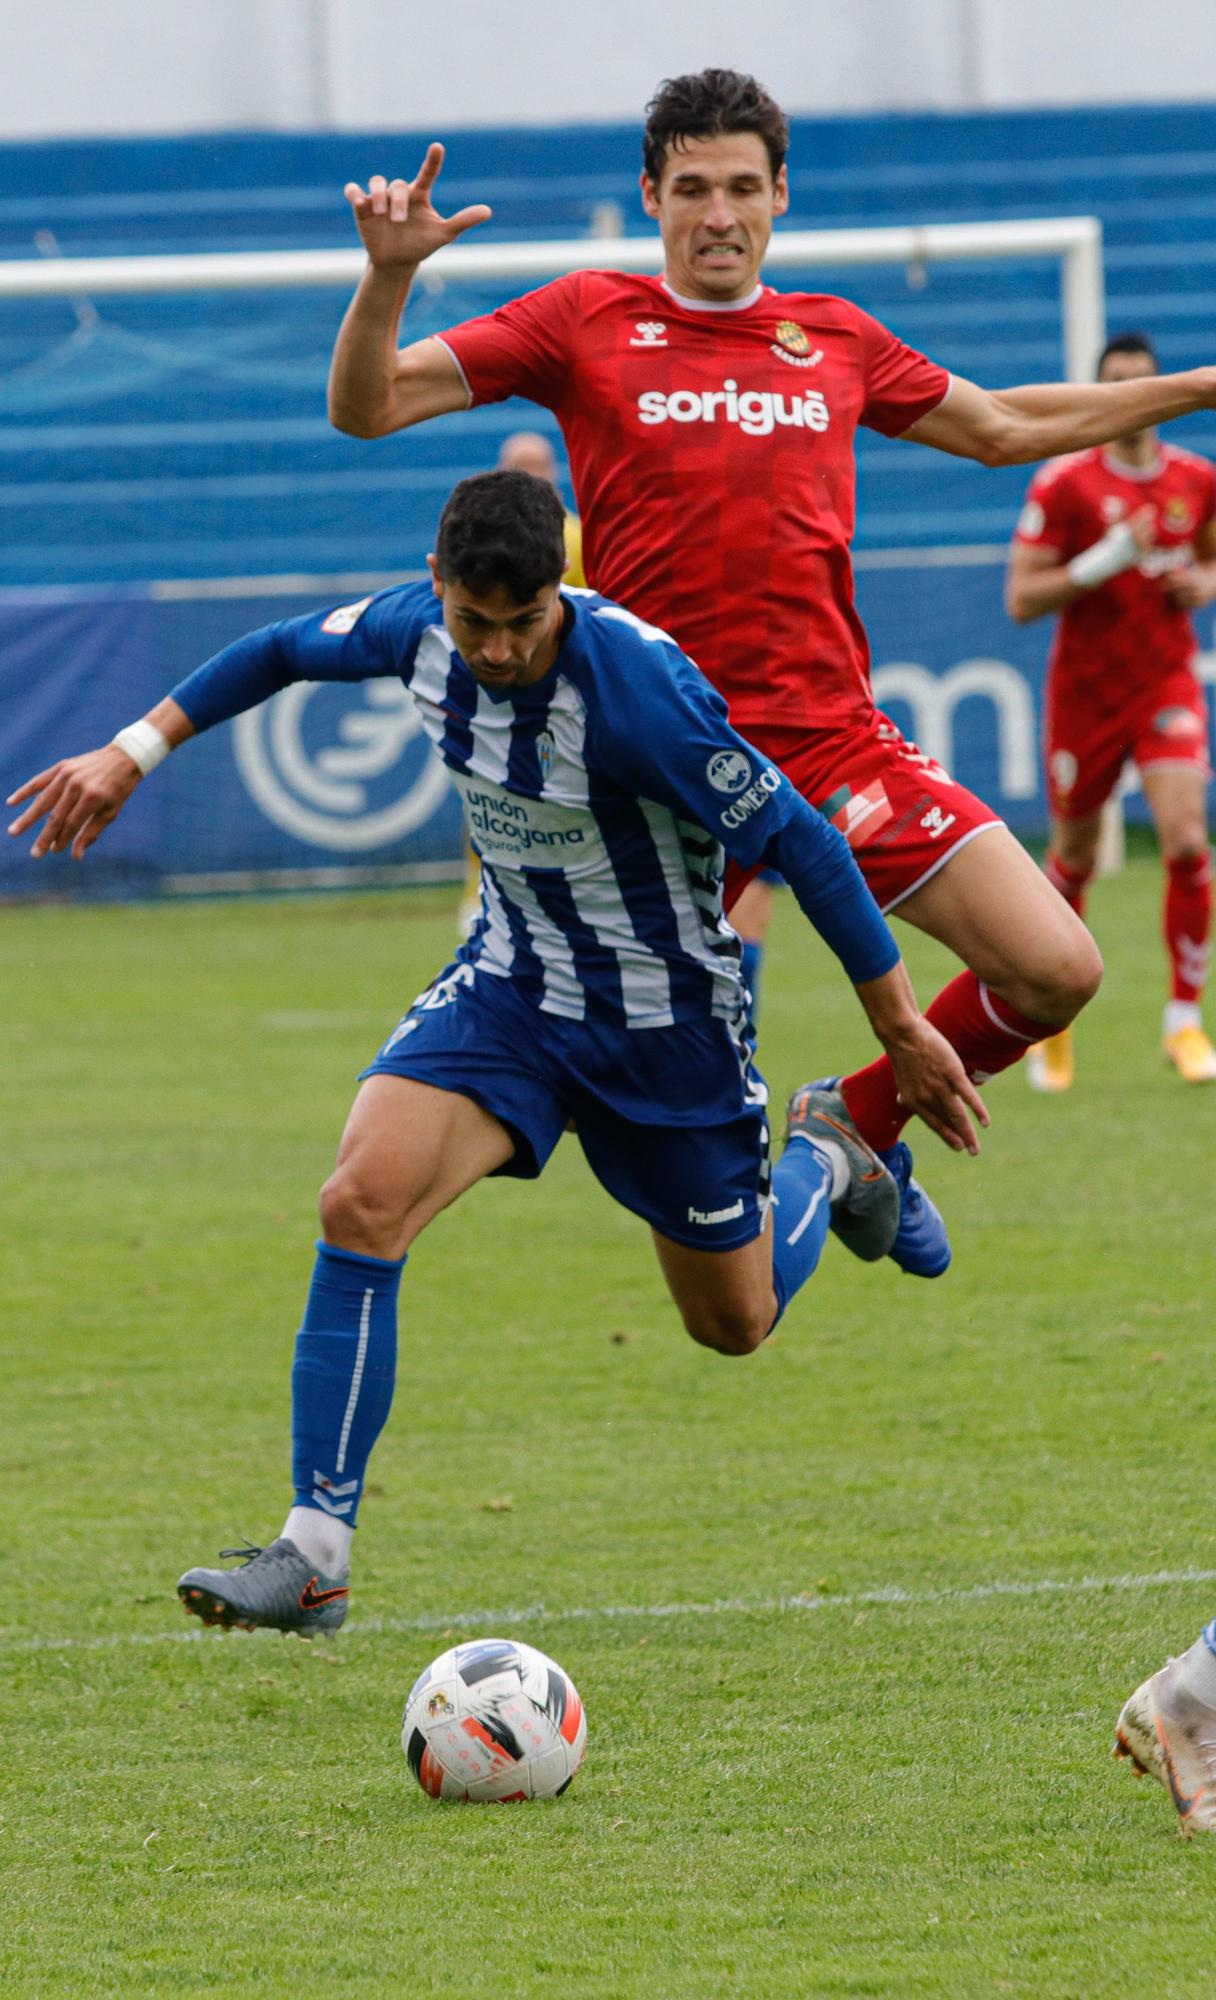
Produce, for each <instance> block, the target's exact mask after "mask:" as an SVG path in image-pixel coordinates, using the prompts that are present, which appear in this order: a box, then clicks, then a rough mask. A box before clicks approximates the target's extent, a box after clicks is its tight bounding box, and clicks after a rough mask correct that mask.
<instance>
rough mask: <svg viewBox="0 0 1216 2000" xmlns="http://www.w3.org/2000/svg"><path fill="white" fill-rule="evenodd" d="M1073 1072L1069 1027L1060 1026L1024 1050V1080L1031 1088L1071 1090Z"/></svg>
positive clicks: (1073, 1064)
mask: <svg viewBox="0 0 1216 2000" xmlns="http://www.w3.org/2000/svg"><path fill="white" fill-rule="evenodd" d="M1075 1073H1076V1066H1075V1063H1074V1059H1073V1050H1072V1029H1071V1028H1061V1029H1060V1032H1059V1034H1058V1035H1050V1036H1049V1037H1048V1039H1047V1040H1046V1041H1045V1042H1036V1043H1035V1045H1034V1047H1033V1048H1031V1049H1027V1051H1026V1081H1027V1083H1028V1084H1029V1085H1030V1088H1031V1089H1032V1090H1043V1091H1049V1092H1050V1091H1056V1090H1071V1089H1072V1084H1073V1077H1074V1075H1075Z"/></svg>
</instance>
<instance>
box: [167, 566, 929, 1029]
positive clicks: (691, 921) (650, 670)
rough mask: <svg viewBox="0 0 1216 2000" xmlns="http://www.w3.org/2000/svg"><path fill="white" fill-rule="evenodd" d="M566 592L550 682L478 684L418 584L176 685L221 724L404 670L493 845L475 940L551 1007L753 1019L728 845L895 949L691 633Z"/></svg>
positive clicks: (829, 931)
mask: <svg viewBox="0 0 1216 2000" xmlns="http://www.w3.org/2000/svg"><path fill="white" fill-rule="evenodd" d="M562 597H563V602H564V607H565V633H564V637H563V639H562V642H561V646H560V649H559V652H558V656H557V659H556V662H555V664H554V666H553V667H552V669H551V670H550V671H549V672H548V673H547V674H546V675H545V676H544V677H543V678H542V679H541V680H539V681H537V682H535V683H534V684H533V685H532V686H530V687H524V688H520V687H508V688H505V689H503V690H491V689H489V688H485V687H482V686H481V685H479V683H478V682H477V680H476V679H475V678H474V676H473V675H472V674H471V673H470V671H469V669H468V668H467V667H466V666H465V664H464V661H463V660H462V659H461V657H460V654H459V653H458V652H457V651H456V648H455V644H454V641H453V640H452V638H451V637H450V636H449V634H448V632H447V630H446V628H445V626H444V623H443V618H442V612H441V608H440V605H439V603H438V602H437V600H436V598H435V596H434V594H433V592H432V590H431V586H430V584H429V583H417V584H405V585H400V586H397V587H395V588H393V589H390V590H385V591H381V592H379V593H378V594H377V595H376V596H374V597H370V598H367V599H365V600H364V601H363V602H362V603H360V604H356V605H346V606H341V607H339V608H338V609H337V610H335V611H332V612H328V613H326V612H318V613H315V614H313V615H311V616H309V617H305V618H296V619H290V620H285V621H283V622H282V623H280V624H278V625H272V626H267V627H266V628H264V629H263V630H262V631H261V632H256V633H252V634H250V635H249V636H248V637H247V638H245V639H240V640H238V641H237V642H236V643H235V645H233V646H230V647H228V648H226V649H225V651H224V652H222V653H219V654H217V655H216V656H215V658H214V659H213V660H210V661H209V662H208V663H207V664H206V665H205V666H203V667H200V668H199V669H198V670H197V672H196V673H194V674H192V675H191V676H190V678H189V679H188V680H186V681H184V682H182V683H181V685H180V686H179V687H177V688H175V689H174V690H173V696H174V699H175V700H176V701H177V702H178V703H179V705H180V706H181V707H182V708H183V709H184V710H185V712H186V714H187V715H188V716H189V717H190V719H191V721H192V722H193V723H194V725H195V728H196V729H205V728H208V727H210V726H211V724H213V723H215V722H218V721H221V720H223V719H224V718H226V717H227V716H230V715H234V714H236V713H238V712H239V711H240V710H241V709H244V708H250V707H253V706H254V705H255V704H256V703H258V702H260V701H263V700H265V699H266V697H267V696H268V695H270V694H272V693H274V692H276V691H277V690H278V689H279V688H281V687H284V686H286V685H287V684H288V683H289V682H290V681H295V680H364V679H371V678H374V677H379V676H383V675H388V674H399V675H400V677H401V679H402V680H403V681H404V683H405V685H406V686H407V687H408V688H409V690H410V693H411V694H412V696H413V698H414V700H415V702H416V703H417V705H418V708H419V710H420V712H421V716H422V720H423V723H424V725H425V728H426V731H427V734H428V735H429V737H430V740H431V742H432V744H433V745H434V747H435V750H436V751H437V753H438V754H439V756H440V757H441V758H442V759H443V762H444V763H445V765H446V766H447V769H448V771H449V773H450V774H451V777H452V780H453V783H454V784H455V785H456V787H457V788H458V790H459V791H460V793H461V796H462V798H463V800H464V805H465V810H466V813H467V815H468V821H469V826H470V828H471V831H472V834H473V839H474V841H475V843H476V845H477V848H478V849H479V851H480V853H481V857H482V862H483V870H482V903H481V912H480V916H479V919H478V922H477V924H476V926H475V927H474V930H473V932H472V935H471V936H470V937H469V939H468V941H467V943H466V944H465V945H464V946H463V948H462V950H461V951H460V953H459V956H460V957H461V958H462V959H463V960H465V961H467V962H470V963H473V964H475V965H476V966H477V967H478V969H479V971H481V972H483V973H488V974H494V975H498V976H500V977H502V978H503V979H509V980H511V981H512V983H513V985H514V987H515V989H516V990H517V991H518V993H519V994H520V996H521V997H522V998H524V999H526V1000H527V1001H529V1002H530V1003H531V1004H533V1005H534V1006H536V1007H537V1008H539V1009H540V1010H541V1011H542V1012H544V1013H548V1014H558V1015H562V1016H564V1017H565V1018H567V1019H569V1020H582V1019H584V1018H586V1017H587V1016H588V1015H589V1014H593V1013H594V1014H600V1015H606V1016H608V1017H610V1018H612V1019H613V1020H616V1021H618V1022H619V1021H621V1020H623V1021H624V1022H625V1024H626V1025H627V1026H629V1027H631V1028H657V1027H666V1026H669V1025H670V1024H672V1023H673V1022H676V1021H687V1020H695V1019H698V1018H704V1017H705V1016H707V1015H708V1016H712V1017H717V1018H719V1019H723V1020H732V1019H734V1018H735V1017H736V1016H737V1015H738V1013H739V1011H740V1007H741V1004H742V1001H743V980H742V974H741V971H740V947H739V941H738V939H737V937H736V935H735V933H734V931H733V930H732V929H731V927H730V925H729V923H728V922H727V919H726V917H725V915H724V914H723V903H722V876H723V869H724V865H725V853H724V850H725V851H728V852H729V853H730V854H732V855H733V856H734V857H735V858H736V859H737V860H738V861H739V862H740V863H742V864H743V865H744V866H745V867H751V866H754V865H756V864H758V863H764V864H766V865H771V866H773V867H776V868H778V869H779V870H780V871H781V873H782V874H783V875H784V876H785V877H786V879H787V881H789V882H790V884H791V886H792V887H793V888H794V891H795V894H796V895H797V896H798V899H799V901H800V902H801V903H802V905H803V907H804V908H805V909H806V910H807V913H808V915H810V916H811V919H812V921H813V922H814V923H815V924H816V927H817V928H818V929H819V930H820V931H821V932H822V934H823V935H824V936H825V937H826V938H827V940H828V942H829V943H830V944H831V945H832V946H833V948H834V949H835V950H836V951H837V954H838V956H840V957H841V959H842V961H843V962H844V964H845V966H846V970H848V971H849V973H850V976H851V977H853V978H854V979H858V980H860V979H865V978H874V977H877V976H878V975H879V974H880V973H882V972H885V971H887V970H889V968H890V967H891V966H892V965H893V964H894V963H895V961H896V959H897V957H898V952H897V950H896V947H895V943H894V940H893V939H892V937H891V934H890V932H889V931H888V930H887V928H886V925H885V924H884V923H883V921H882V919H881V917H880V916H879V915H878V911H877V908H876V906H875V905H874V903H873V900H872V898H871V897H870V894H869V891H868V890H867V889H866V887H865V885H864V883H863V882H862V879H861V876H860V874H859V872H858V870H857V868H856V866H855V864H854V862H853V858H852V855H851V854H850V852H849V849H848V846H847V844H846V843H845V842H844V840H843V839H842V838H841V836H840V835H839V834H838V833H837V831H836V829H835V828H834V827H831V826H829V825H828V823H827V822H826V821H825V820H824V819H822V818H821V816H820V815H819V814H818V813H816V812H815V811H814V809H813V808H812V807H811V806H809V805H808V804H807V803H806V801H805V800H804V799H802V798H801V797H800V796H799V794H798V793H797V792H796V791H795V790H794V788H793V787H792V786H791V785H790V783H789V782H788V780H787V779H786V778H785V777H784V776H783V775H782V774H781V773H780V772H779V771H778V770H776V769H775V767H774V766H772V765H770V764H768V763H767V762H766V760H765V759H764V758H763V757H762V756H761V755H760V753H759V752H758V751H756V750H754V749H753V748H752V746H751V745H750V744H749V743H747V742H745V741H744V739H743V738H742V737H741V736H739V735H738V734H737V732H736V731H735V730H733V729H732V728H731V726H730V724H729V722H728V720H727V715H726V705H725V703H724V702H723V700H722V698H721V696H720V695H718V694H717V693H716V692H715V691H714V689H713V688H712V687H711V686H710V684H709V682H708V681H707V680H705V679H704V677H703V676H702V675H701V674H700V672H699V671H698V670H697V668H696V667H695V666H694V665H693V664H692V662H691V661H690V660H688V659H687V658H686V657H685V655H684V654H682V653H681V652H680V650H679V648H678V647H677V646H676V645H675V643H674V641H673V640H671V639H670V638H669V637H668V636H667V634H666V633H664V632H660V631H658V630H656V629H655V628H654V627H652V626H648V625H645V624H643V623H642V622H641V621H640V620H638V619H637V618H635V617H634V616H633V615H632V613H630V612H628V611H625V610H624V609H622V607H621V606H620V605H617V604H613V603H611V602H610V601H609V600H608V599H606V598H602V597H599V596H597V595H596V593H595V592H594V591H589V590H572V589H566V590H563V592H562Z"/></svg>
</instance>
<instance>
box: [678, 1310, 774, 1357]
mask: <svg viewBox="0 0 1216 2000" xmlns="http://www.w3.org/2000/svg"><path fill="white" fill-rule="evenodd" d="M684 1324H685V1326H686V1327H687V1329H688V1331H689V1333H690V1334H691V1335H692V1337H693V1339H694V1340H695V1341H696V1342H697V1344H698V1346H699V1347H712V1348H713V1350H714V1352H715V1354H754V1353H755V1351H756V1349H757V1348H758V1347H759V1346H760V1344H761V1342H762V1341H763V1340H764V1337H765V1335H766V1334H767V1333H768V1330H769V1329H768V1324H767V1322H766V1321H765V1320H764V1319H762V1318H761V1317H760V1316H758V1315H757V1314H755V1313H747V1312H742V1311H734V1310H732V1309H730V1308H726V1307H721V1306H698V1307H692V1308H687V1309H686V1310H685V1312H684Z"/></svg>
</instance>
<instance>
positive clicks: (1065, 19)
mask: <svg viewBox="0 0 1216 2000" xmlns="http://www.w3.org/2000/svg"><path fill="white" fill-rule="evenodd" d="M1214 16H1216V0H1172V4H1171V6H1170V8H1169V10H1168V13H1167V14H1166V15H1164V16H1161V17H1157V18H1156V19H1155V18H1154V16H1153V13H1152V10H1151V9H1150V8H1148V7H1146V6H1145V5H1144V0H766V3H765V4H762V5H761V6H760V7H758V8H754V9H751V10H750V11H749V10H747V9H746V8H744V7H741V6H740V4H739V0H700V5H699V6H698V7H697V8H696V9H695V10H690V9H663V8H656V7H655V6H654V4H653V0H615V4H614V5H613V6H611V7H608V6H606V5H604V6H598V7H591V6H588V5H587V4H585V0H583V4H580V0H573V4H572V0H522V4H521V5H519V6H518V7H516V8H511V9H508V8H506V7H504V6H503V5H502V4H501V0H448V4H447V5H446V6H443V7H442V8H436V7H434V5H433V4H426V5H423V4H421V0H367V3H366V4H360V5H358V6H356V5H355V4H354V0H206V4H205V5H204V6H191V5H188V4H185V0H171V4H168V5H166V4H165V0H111V4H110V5H108V6H106V7H104V8H102V7H98V8H94V7H90V6H88V5H86V4H84V0H40V4H39V5H38V6H36V7H31V6H30V5H29V4H28V0H0V21H2V22H3V25H4V27H5V29H6V30H7V32H6V33H5V36H4V48H5V61H4V64H3V66H2V67H0V130H3V132H4V133H5V136H6V137H7V138H10V139H21V138H29V139H37V138H52V137H55V136H65V137H66V136H86V135H97V136H106V135H111V136H116V135H119V134H138V133H148V134H150V133H176V132H200V131H201V132H206V131H220V130H227V131H232V130H267V131H293V130H294V131H301V130H305V131H306V130H328V129H336V130H358V129H366V130H383V129H385V128H391V127H393V126H397V127H400V128H402V129H408V130H417V129H419V128H430V129H434V130H436V131H443V130H450V129H452V128H454V127H457V126H467V125H502V124H529V125H534V124H545V123H557V124H567V123H573V122H578V121H580V120H586V119H595V120H616V121H621V120H626V119H631V118H635V117H636V116H637V115H638V112H639V109H640V107H641V105H642V104H643V103H644V101H645V99H646V98H647V96H648V95H649V94H650V92H651V90H652V89H653V88H654V85H655V83H656V82H657V81H658V79H659V78H661V77H663V76H666V75H670V74H672V73H673V72H676V71H680V70H687V69H697V68H700V67H702V66H703V65H705V64H709V63H724V64H729V65H732V66H734V67H738V68H747V69H751V70H753V71H754V72H755V73H756V74H757V75H758V76H759V77H761V78H762V79H763V80H764V81H766V82H767V83H768V84H769V85H770V87H771V88H772V89H773V90H774V92H775V93H776V94H777V95H779V96H780V98H781V100H782V102H783V103H784V104H785V105H786V106H787V108H788V109H789V110H791V111H796V112H807V113H813V112H819V113H822V112H833V111H851V112H857V111H865V110H871V109H872V110H881V109H899V110H975V109H986V108H1007V107H1011V106H1017V105H1036V104H1038V105H1046V104H1053V105H1054V104H1100V103H1119V102H1124V103H1127V102H1150V101H1151V102H1170V101H1173V102H1195V101H1198V100H1201V99H1203V98H1205V97H1212V96H1216V34H1213V32H1212V28H1213V19H1214Z"/></svg>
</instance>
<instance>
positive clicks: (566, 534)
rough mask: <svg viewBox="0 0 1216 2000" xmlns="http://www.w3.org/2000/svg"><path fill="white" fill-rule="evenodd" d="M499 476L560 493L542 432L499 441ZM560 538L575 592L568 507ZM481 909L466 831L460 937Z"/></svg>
mask: <svg viewBox="0 0 1216 2000" xmlns="http://www.w3.org/2000/svg"><path fill="white" fill-rule="evenodd" d="M498 470H499V471H500V472H530V473H531V474H532V477H533V478H534V479H544V480H547V481H548V483H549V485H550V486H552V487H554V488H555V489H556V490H557V491H558V492H560V490H561V488H560V484H559V480H558V471H557V454H556V452H555V451H554V449H553V446H552V445H551V444H550V442H549V440H548V438H547V437H546V436H545V435H544V433H543V431H512V432H511V433H510V435H509V436H508V437H505V438H504V439H503V441H502V446H501V448H500V450H499V453H498ZM562 537H563V540H564V542H565V545H566V574H565V576H564V578H563V579H562V581H563V582H564V583H569V584H573V585H574V587H575V589H576V590H581V589H583V588H584V587H585V586H586V582H587V579H586V577H585V576H584V574H583V530H582V525H581V523H580V521H579V518H578V515H577V514H575V513H573V512H572V511H571V509H570V508H569V507H567V508H566V509H565V523H564V526H563V529H562ZM480 908H481V862H480V860H479V858H478V854H477V849H476V848H475V847H474V845H473V842H472V840H471V839H470V837H469V829H468V827H467V826H466V827H465V830H464V888H463V891H462V893H461V897H460V905H459V908H458V910H457V912H456V922H457V925H458V927H459V930H460V935H461V937H468V935H469V932H470V931H471V930H472V928H473V925H474V924H475V923H476V922H477V913H478V910H479V909H480Z"/></svg>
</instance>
